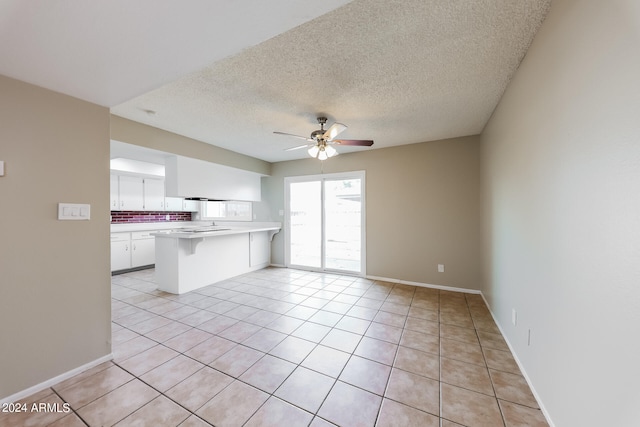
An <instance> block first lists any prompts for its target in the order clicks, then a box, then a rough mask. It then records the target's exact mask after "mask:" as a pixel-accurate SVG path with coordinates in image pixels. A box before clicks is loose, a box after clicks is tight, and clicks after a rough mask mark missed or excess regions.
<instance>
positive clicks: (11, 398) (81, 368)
mask: <svg viewBox="0 0 640 427" xmlns="http://www.w3.org/2000/svg"><path fill="white" fill-rule="evenodd" d="M112 359H113V353H109V354H107V355H106V356H103V357H101V358H99V359H96V360H94V361H91V362H89V363H86V364H84V365H82V366H79V367H77V368H75V369H72V370H70V371H67V372H65V373H63V374H60V375H58V376H57V377H54V378H51V379H48V380H46V381H44V382H41V383H40V384H36V385H34V386H32V387H29V388H28V389H26V390H22V391H19V392H17V393H15V394H12V395H11V396H7V397H4V398H2V399H0V405H1V404H4V403H13V402H18V401H19V400H21V399H24V398H25V397H29V396H31V395H32V394H34V393H37V392H39V391H42V390H44V389H45V388H49V387H51V386H53V385H55V384H58V383H59V382H61V381H64V380H67V379H69V378H71V377H73V376H75V375H78V374H80V373H82V372H84V371H86V370H88V369H91V368H93V367H94V366H98V365H99V364H101V363H104V362H108V361H109V360H112Z"/></svg>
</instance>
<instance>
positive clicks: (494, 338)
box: [478, 331, 510, 351]
mask: <svg viewBox="0 0 640 427" xmlns="http://www.w3.org/2000/svg"><path fill="white" fill-rule="evenodd" d="M478 338H480V345H481V346H482V348H493V349H495V350H501V351H510V350H509V346H508V345H507V343H506V341H505V340H504V338H502V335H500V334H494V333H492V332H485V331H478Z"/></svg>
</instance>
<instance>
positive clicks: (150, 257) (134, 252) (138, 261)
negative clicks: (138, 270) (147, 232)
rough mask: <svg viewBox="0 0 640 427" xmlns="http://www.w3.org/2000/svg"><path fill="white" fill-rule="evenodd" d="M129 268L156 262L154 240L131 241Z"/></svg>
mask: <svg viewBox="0 0 640 427" xmlns="http://www.w3.org/2000/svg"><path fill="white" fill-rule="evenodd" d="M131 248H132V249H131V266H132V267H141V266H143V265H151V264H155V262H156V239H155V238H151V239H139V240H131Z"/></svg>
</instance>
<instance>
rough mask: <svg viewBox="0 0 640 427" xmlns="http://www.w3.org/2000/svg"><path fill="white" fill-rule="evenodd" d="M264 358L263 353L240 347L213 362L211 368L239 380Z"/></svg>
mask: <svg viewBox="0 0 640 427" xmlns="http://www.w3.org/2000/svg"><path fill="white" fill-rule="evenodd" d="M262 356H264V353H263V352H261V351H258V350H254V349H252V348H249V347H245V346H243V345H238V346H235V347H233V348H232V349H231V350H229V351H228V352H226V353H225V354H223V355H222V356H220V357H218V358H217V359H216V360H214V361H213V362H211V363H210V364H209V366H211V367H212V368H214V369H217V370H218V371H220V372H224V373H225V374H227V375H230V376H232V377H234V378H237V377H239V376H240V375H242V374H243V373H244V372H245V371H246V370H247V369H249V368H250V367H251V366H252V365H253V364H254V363H256V362H257V361H258V360H260V359H261V358H262Z"/></svg>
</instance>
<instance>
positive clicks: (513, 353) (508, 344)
mask: <svg viewBox="0 0 640 427" xmlns="http://www.w3.org/2000/svg"><path fill="white" fill-rule="evenodd" d="M480 295H482V300H483V301H484V304H485V305H486V306H487V309H488V310H489V313H491V317H492V318H493V322H494V323H495V324H496V326H497V327H498V329H499V330H500V335H502V338H504V340H505V342H506V343H507V346H508V347H509V351H511V354H512V355H513V358H514V359H515V361H516V363H517V364H518V367H519V368H520V372H522V376H523V377H524V380H525V381H526V382H527V384H528V385H529V388H530V389H531V393H533V397H534V398H535V399H536V402H538V406H540V410H541V411H542V415H544V417H545V419H546V420H547V424H549V427H555V424H553V421H551V417H550V416H549V413H548V412H547V409H546V408H545V407H544V405H543V403H542V400H541V399H540V396H539V395H538V393H537V392H536V389H535V387H533V383H532V382H531V380H530V379H529V375H527V371H526V370H525V369H524V366H522V363H521V362H520V359H518V355H517V354H516V352H515V351H514V349H513V346H512V345H511V343H510V342H509V339H508V338H507V336H506V335H505V333H504V331H503V330H502V327H501V326H500V323H498V319H496V316H495V315H494V314H493V311H492V310H491V306H489V303H488V302H487V299H486V298H485V297H484V294H483V293H480Z"/></svg>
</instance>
